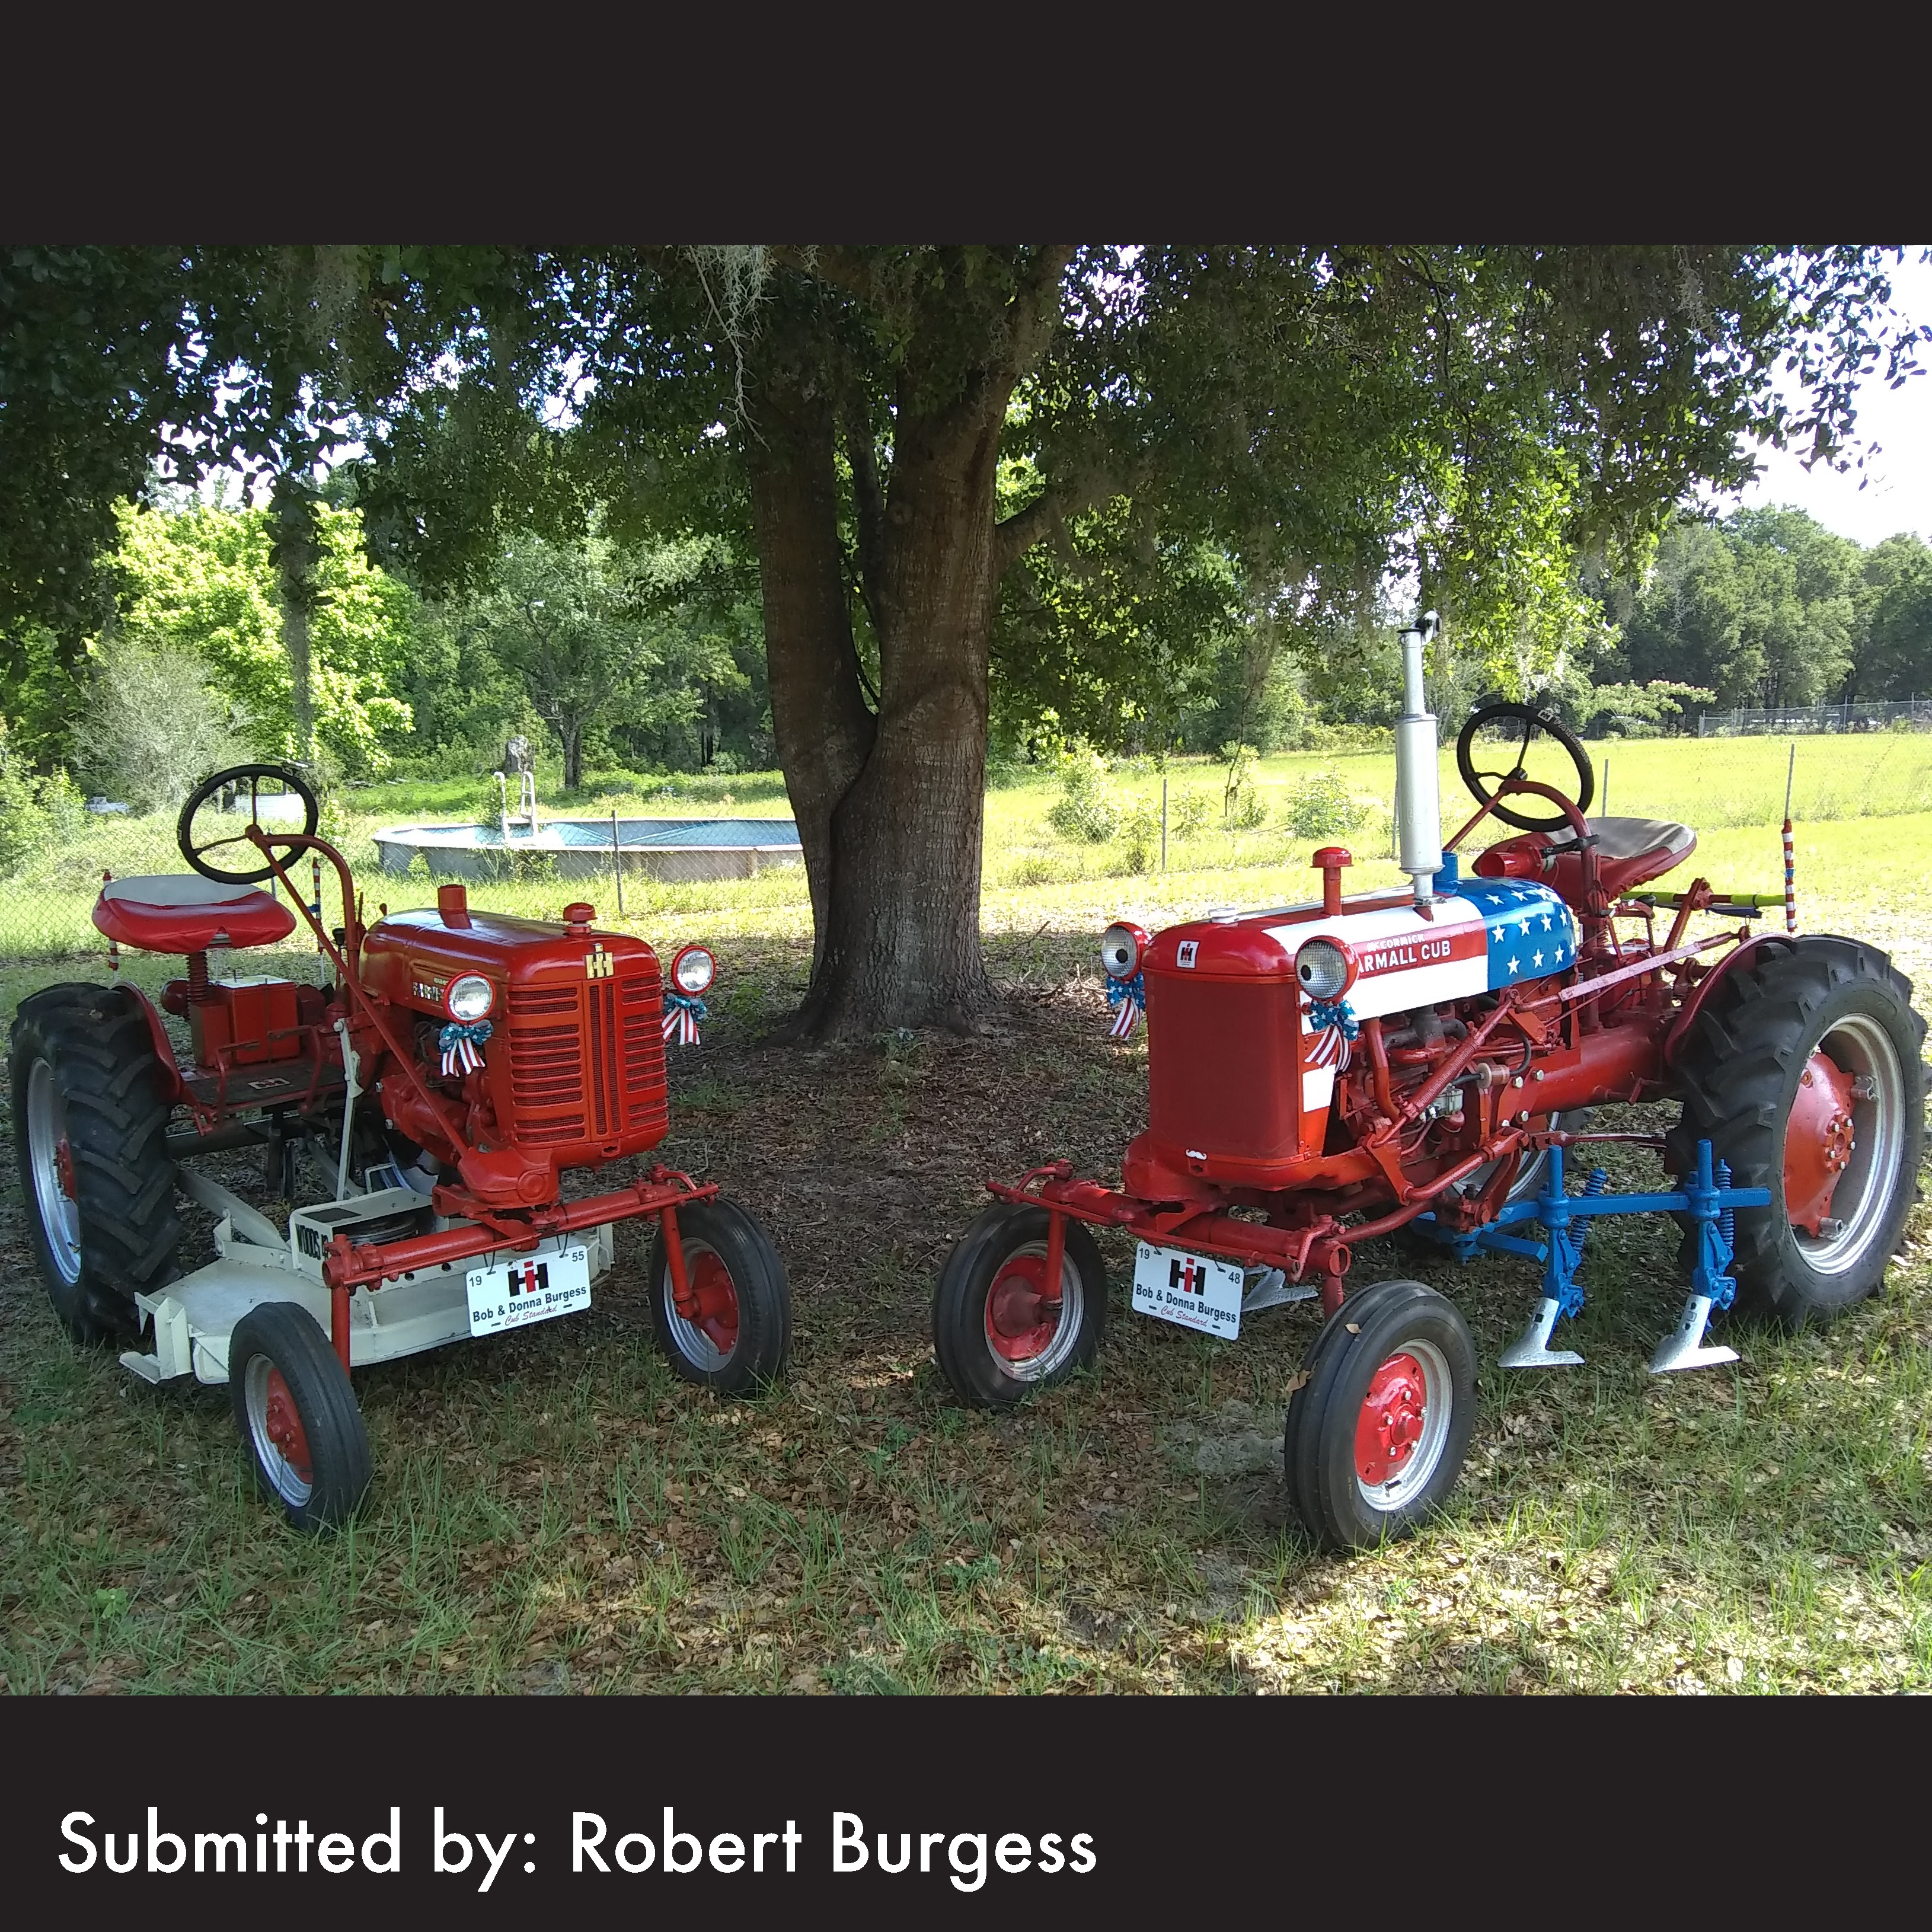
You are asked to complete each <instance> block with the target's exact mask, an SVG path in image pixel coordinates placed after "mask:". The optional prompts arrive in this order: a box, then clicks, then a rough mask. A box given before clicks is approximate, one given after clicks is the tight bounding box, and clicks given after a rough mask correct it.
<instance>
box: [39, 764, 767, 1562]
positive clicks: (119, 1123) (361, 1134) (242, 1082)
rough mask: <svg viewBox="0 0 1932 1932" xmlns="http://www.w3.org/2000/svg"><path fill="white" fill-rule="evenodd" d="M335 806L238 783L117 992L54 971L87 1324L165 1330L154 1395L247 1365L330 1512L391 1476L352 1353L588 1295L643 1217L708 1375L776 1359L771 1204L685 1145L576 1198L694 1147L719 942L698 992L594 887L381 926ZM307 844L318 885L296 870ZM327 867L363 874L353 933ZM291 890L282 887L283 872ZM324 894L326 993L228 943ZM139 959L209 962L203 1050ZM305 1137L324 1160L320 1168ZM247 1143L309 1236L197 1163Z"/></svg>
mask: <svg viewBox="0 0 1932 1932" xmlns="http://www.w3.org/2000/svg"><path fill="white" fill-rule="evenodd" d="M238 814H239V820H240V822H239V823H238ZM292 816H293V817H294V818H295V819H298V820H299V823H300V829H299V830H296V829H292V826H291V822H290V821H291V817H292ZM316 823H317V809H316V801H315V799H314V796H313V794H312V793H311V792H310V791H309V790H308V788H307V787H305V785H304V784H303V783H302V781H301V780H300V778H298V777H297V776H296V775H295V774H294V773H293V772H289V771H287V770H285V769H283V768H281V767H280V766H239V767H237V768H236V769H233V770H232V771H227V772H220V773H217V775H215V776H214V778H210V779H208V781H206V783H205V784H202V786H201V787H199V790H196V793H194V795H193V797H191V798H190V799H189V800H188V802H187V805H186V806H185V807H184V808H183V810H182V812H181V826H180V844H181V852H182V854H183V856H184V857H185V858H186V859H187V862H188V863H189V864H190V865H192V866H193V868H194V870H193V871H192V872H188V873H177V874H166V875H164V876H160V877H145V878H127V879H114V878H112V877H110V879H109V880H107V883H105V884H104V886H103V887H102V889H101V897H100V899H99V901H98V903H97V904H96V906H95V913H94V919H95V925H96V926H98V927H99V928H100V929H101V932H104V934H106V935H107V937H108V939H109V941H110V960H111V961H112V962H113V967H114V976H115V983H113V984H112V985H110V986H95V985H68V986H51V987H49V988H48V989H46V990H45V991H44V992H39V993H37V994H35V995H34V996H33V997H32V998H30V999H28V1000H27V1001H24V1002H23V1004H22V1005H21V1007H20V1011H19V1013H18V1015H17V1018H16V1019H15V1021H14V1023H13V1065H12V1070H13V1109H14V1129H15V1136H16V1145H17V1152H18V1156H19V1160H20V1172H21V1175H22V1178H23V1184H24V1189H25V1193H26V1201H27V1206H28V1223H29V1226H30V1228H31V1235H32V1240H33V1244H34V1250H35V1253H36V1256H37V1259H38V1261H39V1263H40V1269H41V1272H42V1274H43V1276H44V1277H45V1278H46V1284H47V1289H48V1292H49V1295H50V1296H51V1297H52V1301H53V1305H54V1307H55V1310H56V1311H57V1312H58V1315H59V1316H60V1319H61V1320H62V1322H63V1323H64V1324H65V1326H66V1328H67V1329H68V1333H69V1334H71V1335H72V1336H73V1337H74V1338H75V1339H76V1340H80V1341H89V1342H91V1341H98V1340H110V1339H112V1340H126V1341H127V1342H129V1343H139V1342H140V1341H141V1340H142V1339H143V1338H145V1346H131V1347H130V1348H129V1349H127V1352H126V1353H125V1354H124V1355H122V1357H121V1360H122V1361H123V1362H124V1363H125V1364H126V1365H127V1367H129V1368H130V1369H131V1370H133V1372H134V1373H136V1374H137V1375H139V1376H142V1377H143V1378H145V1379H146V1380H148V1381H149V1382H162V1381H165V1380H167V1379H169V1378H172V1377H175V1376H187V1375H190V1374H192V1375H193V1376H196V1378H198V1379H199V1380H200V1381H202V1382H226V1383H227V1384H228V1385H229V1389H230V1391H231V1393H232V1395H233V1403H234V1408H235V1415H236V1422H237V1424H238V1425H239V1428H240V1430H241V1433H242V1439H243V1440H244V1441H245V1442H246V1443H247V1444H248V1448H249V1451H250V1454H251V1457H252V1458H253V1460H254V1468H255V1472H256V1475H257V1478H258V1479H259V1481H260V1483H261V1484H262V1486H263V1489H264V1490H266V1492H267V1493H269V1495H270V1496H273V1497H274V1498H275V1499H277V1500H278V1501H279V1502H281V1505H282V1506H283V1508H284V1510H285V1511H286V1512H287V1515H288V1517H290V1520H291V1521H293V1522H294V1523H296V1524H298V1525H300V1526H307V1527H315V1528H320V1527H322V1526H326V1525H328V1524H332V1523H339V1522H340V1521H341V1520H343V1518H344V1517H346V1516H347V1515H348V1514H349V1513H350V1511H352V1510H353V1509H354V1508H355V1507H356V1503H357V1502H358V1501H359V1499H361V1497H362V1494H363V1493H364V1491H365V1490H366V1488H367V1487H368V1482H369V1480H370V1473H371V1472H370V1457H369V1445H368V1436H367V1434H366V1433H365V1430H364V1427H363V1424H362V1416H361V1414H360V1412H359V1409H357V1406H356V1398H355V1395H354V1394H353V1391H352V1389H351V1388H350V1370H351V1369H352V1368H362V1367H365V1366H367V1365H370V1364H375V1363H378V1362H384V1361H390V1360H392V1358H395V1357H398V1356H401V1355H413V1354H415V1353H416V1352H419V1350H422V1349H431V1348H435V1347H437V1346H440V1345H441V1344H442V1343H446V1342H451V1341H455V1340H460V1339H462V1338H464V1337H470V1336H487V1335H494V1334H500V1333H502V1332H503V1331H505V1330H508V1329H512V1328H521V1327H523V1326H525V1325H527V1324H529V1323H531V1322H538V1321H541V1320H544V1319H547V1318H548V1317H550V1316H557V1315H562V1314H566V1313H570V1312H571V1311H573V1310H578V1309H582V1308H585V1307H588V1306H589V1301H590V1289H591V1284H592V1282H593V1281H595V1280H596V1279H597V1278H598V1277H599V1276H600V1275H602V1274H604V1273H605V1272H606V1271H608V1270H609V1269H610V1267H611V1266H612V1265H613V1262H614V1260H615V1259H616V1229H617V1228H618V1226H619V1224H621V1223H624V1222H626V1221H633V1220H640V1219H644V1220H654V1221H655V1223H656V1224H657V1226H656V1230H655V1238H654V1240H653V1241H652V1247H651V1253H650V1260H649V1277H648V1280H649V1295H650V1307H651V1313H652V1318H653V1321H654V1323H655V1330H656V1334H657V1337H658V1341H659V1343H661V1346H662V1347H663V1349H664V1352H665V1354H666V1355H667V1356H668V1358H670V1362H671V1364H672V1366H673V1367H674V1368H675V1369H676V1370H677V1372H678V1373H679V1374H680V1375H682V1376H685V1377H686V1378H688V1379H690V1380H691V1381H694V1382H700V1383H703V1384H705V1385H708V1386H709V1387H711V1388H715V1389H718V1390H720V1391H725V1392H727V1393H736V1392H739V1391H748V1390H751V1389H753V1388H756V1387H757V1386H759V1385H761V1384H763V1382H766V1381H768V1380H769V1379H770V1378H772V1377H773V1376H775V1375H777V1374H778V1372H779V1370H781V1368H782V1367H783V1366H784V1360H785V1355H786V1351H787V1347H788V1346H789V1342H790V1325H791V1324H790V1298H789V1292H788V1290H787V1286H786V1282H785V1276H784V1267H783V1265H781V1262H779V1260H778V1256H777V1255H776V1253H775V1252H774V1251H773V1250H772V1246H771V1244H770V1243H769V1241H767V1240H766V1237H765V1235H764V1233H763V1231H762V1229H760V1227H759V1226H758V1224H757V1222H755V1221H754V1220H753V1219H752V1218H751V1216H750V1215H749V1214H746V1213H745V1211H744V1210H743V1209H742V1208H737V1207H735V1206H733V1205H731V1204H730V1202H726V1201H724V1200H721V1199H719V1198H718V1190H717V1188H716V1187H715V1185H713V1184H699V1183H697V1182H695V1181H692V1180H691V1178H690V1177H689V1176H688V1175H684V1174H680V1173H677V1172H674V1171H673V1170H671V1169H667V1168H665V1167H663V1166H653V1167H652V1168H651V1169H649V1171H648V1172H646V1173H645V1174H644V1175H643V1178H641V1179H639V1180H637V1181H635V1182H634V1183H633V1184H631V1185H629V1186H626V1187H620V1188H618V1189H616V1190H613V1191H611V1192H608V1193H599V1194H591V1195H588V1196H581V1197H580V1198H577V1199H565V1198H564V1193H563V1188H562V1177H563V1175H564V1174H565V1172H568V1171H569V1170H571V1169H586V1168H590V1169H595V1168H599V1167H604V1166H608V1165H610V1163H613V1162H617V1161H624V1160H631V1159H634V1157H637V1156H640V1155H643V1154H649V1152H650V1151H652V1149H653V1148H655V1147H657V1146H658V1144H659V1143H660V1142H661V1141H662V1140H663V1139H664V1135H665V1133H666V1131H667V1127H668V1125H669V1121H670V1112H669V1104H668V1096H667V1089H666V1084H665V1061H664V1049H665V1045H666V1042H667V1040H668V1039H669V1038H670V1036H671V1035H672V1034H673V1033H676V1034H679V1035H680V1036H681V1037H683V1038H685V1039H686V1040H695V1039H696V1037H697V1027H696V1022H697V1019H698V1017H699V1016H700V1015H701V1014H702V1013H703V1004H702V1001H701V999H700V995H701V994H702V993H703V992H704V990H705V989H706V987H707V986H709V984H710V983H711V980H712V973H713V970H714V969H713V966H712V959H711V956H710V955H709V953H706V951H705V950H704V949H703V947H685V948H684V949H683V950H682V951H681V952H680V953H679V954H678V955H677V956H676V959H673V962H671V969H670V980H671V984H670V986H669V987H667V986H665V985H664V980H663V978H662V977H661V974H660V972H659V969H658V959H657V956H656V954H655V953H653V952H652V950H651V948H650V947H649V946H647V945H646V944H644V943H643V941H641V940H640V939H636V938H632V937H631V936H630V935H628V934H623V933H615V932H598V930H597V929H595V926H594V924H593V920H594V919H595V913H594V911H593V910H592V907H589V906H588V905H572V906H568V907H565V912H564V917H563V919H562V921H561V922H550V921H544V920H536V919H513V918H510V917H507V916H504V915H502V914H500V913H486V912H481V911H475V912H472V910H470V909H469V906H468V904H467V903H466V897H465V894H464V890H463V887H462V886H459V885H451V886H443V887H442V888H441V889H440V891H439V892H438V895H437V907H436V909H435V910H433V911H430V910H424V911H418V912H404V913H397V914H395V915H394V916H385V917H383V919H380V920H379V921H378V922H377V924H375V925H374V926H371V927H369V928H368V929H365V927H364V926H363V925H362V919H361V917H360V907H359V901H358V900H357V898H356V892H355V888H354V886H353V883H352V881H351V879H350V873H349V868H348V866H347V864H346V863H345V862H344V859H343V858H342V856H341V853H339V852H338V851H337V850H336V849H335V847H333V846H332V845H331V844H329V843H328V842H327V841H326V840H323V839H321V838H317V836H316V835H315V830H316ZM304 852H307V853H311V854H312V855H314V856H313V857H312V859H311V883H312V886H313V896H312V898H311V900H310V901H308V903H306V904H305V903H303V902H302V900H301V899H300V898H299V895H298V890H297V886H296V881H295V879H294V877H293V874H292V872H291V870H290V866H291V863H292V862H293V860H294V859H296V857H297V856H298V855H299V854H300V853H304ZM324 862H326V863H327V864H328V865H329V866H331V867H332V868H333V870H334V872H335V877H336V880H337V883H338V886H339V888H340V890H341V903H342V922H341V925H340V926H336V927H335V928H333V929H327V928H326V927H325V926H324V925H323V917H322V869H323V863H324ZM268 880H273V881H274V882H275V886H276V888H277V889H276V890H275V891H274V892H263V891H261V890H260V889H259V886H260V884H261V883H263V882H264V881H268ZM284 895H286V896H284ZM292 906H299V907H300V909H301V911H302V916H304V918H305V919H307V921H308V923H309V925H310V926H311V928H312V929H314V934H315V937H316V941H317V949H318V952H319V954H320V957H321V959H322V961H323V980H322V983H321V984H320V985H319V986H306V985H302V984H299V983H297V982H296V981H295V980H290V979H284V978H278V977H260V976H256V977H240V976H236V975H233V974H223V972H221V971H220V970H218V968H217V967H215V966H212V965H211V959H216V960H218V959H220V958H222V957H223V956H225V955H226V954H227V953H232V952H233V951H234V950H239V949H240V948H242V947H253V946H267V945H272V944H276V943H278V942H279V941H282V940H284V939H286V938H287V937H288V936H289V935H290V933H291V932H293V930H294V929H295V924H296V914H295V912H294V911H293V910H291V909H290V908H291V907H292ZM122 947H127V948H131V949H138V950H144V951H148V952H176V953H183V954H184V955H186V956H187V977H185V978H184V979H179V980H173V981H172V982H170V983H169V985H168V986H167V987H166V989H165V991H164V992H163V995H162V1001H161V1004H162V1005H163V1007H165V1008H166V1010H167V1011H169V1012H170V1013H174V1014H175V1015H177V1016H180V1017H181V1018H184V1019H186V1020H187V1022H188V1025H189V1028H190V1033H191V1037H192V1050H191V1054H190V1058H189V1059H188V1060H187V1061H186V1062H185V1063H184V1062H183V1061H181V1060H180V1059H179V1058H178V1057H177V1055H176V1054H175V1051H174V1049H173V1047H172V1044H171V1043H170V1041H169V1036H168V1032H167V1029H166V1026H165V1025H164V1024H163V1021H162V1019H161V1017H160V1013H157V1011H156V1010H155V1009H154V1006H153V1005H152V1004H151V1003H150V1002H149V1001H148V998H147V997H146V996H145V995H144V994H143V993H142V992H139V990H137V989H135V988H133V987H131V986H126V985H124V984H121V983H119V982H118V962H119V953H120V949H121V948H122ZM305 1147H306V1148H307V1149H308V1151H309V1152H310V1153H311V1155H312V1156H314V1157H315V1158H314V1159H313V1160H310V1161H308V1162H302V1161H299V1160H298V1159H297V1156H298V1154H300V1153H301V1152H302V1151H303V1150H304V1149H305ZM245 1149H253V1150H256V1151H258V1152H259V1153H260V1154H261V1155H262V1156H263V1158H264V1160H265V1161H266V1169H267V1176H268V1181H269V1186H270V1187H271V1189H272V1191H273V1192H275V1193H278V1194H280V1195H281V1196H283V1197H284V1199H287V1200H288V1201H289V1202H290V1208H291V1211H290V1215H289V1225H288V1229H287V1233H286V1234H284V1232H282V1230H281V1229H279V1228H278V1227H277V1226H275V1223H273V1222H272V1220H269V1218H268V1217H267V1216H266V1215H265V1214H262V1213H260V1211H257V1209H255V1208H251V1206H249V1205H248V1203H247V1202H245V1201H243V1200H242V1199H240V1197H239V1196H236V1194H234V1193H232V1192H231V1191H230V1190H229V1189H228V1188H226V1187H223V1186H222V1185H221V1184H220V1183H219V1182H218V1181H216V1180H214V1178H212V1177H211V1175H208V1174H207V1173H205V1172H203V1171H202V1170H201V1169H199V1168H198V1167H196V1166H194V1165H193V1164H192V1163H193V1162H194V1161H195V1160H196V1159H197V1158H198V1157H207V1156H211V1155H217V1154H233V1153H235V1152H236V1151H241V1150H245ZM318 1166H319V1167H320V1168H321V1169H323V1171H326V1172H327V1173H328V1174H329V1175H330V1176H331V1177H332V1181H333V1183H334V1184H333V1187H332V1189H330V1190H329V1193H328V1195H327V1197H326V1198H325V1199H320V1200H312V1201H308V1202H301V1203H299V1204H298V1203H297V1202H296V1199H295V1196H296V1184H297V1183H296V1177H297V1176H298V1175H299V1173H300V1172H302V1171H304V1169H305V1168H308V1169H314V1168H316V1167H318ZM178 1193H184V1194H186V1195H187V1196H190V1197H191V1198H192V1199H195V1200H196V1201H198V1202H200V1203H201V1204H202V1205H204V1206H205V1207H206V1208H208V1210H209V1211H211V1213H213V1214H214V1215H215V1216H216V1217H217V1221H216V1226H215V1229H214V1247H215V1259H214V1260H213V1261H211V1262H208V1263H207V1264H206V1265H204V1266H202V1267H199V1268H196V1269H194V1270H193V1271H192V1272H190V1273H189V1274H181V1273H180V1272H179V1271H178V1268H176V1266H175V1254H176V1250H177V1247H178V1243H179V1241H180V1238H181V1223H180V1221H179V1220H178V1218H177V1216H176V1213H175V1202H176V1198H177V1194H178Z"/></svg>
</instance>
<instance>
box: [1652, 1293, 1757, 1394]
mask: <svg viewBox="0 0 1932 1932" xmlns="http://www.w3.org/2000/svg"><path fill="white" fill-rule="evenodd" d="M1711 1305H1712V1304H1711V1298H1710V1297H1709V1295H1699V1294H1697V1292H1694V1291H1693V1292H1692V1293H1691V1294H1690V1295H1687V1296H1685V1301H1684V1319H1682V1321H1681V1322H1679V1323H1678V1325H1677V1326H1676V1328H1674V1329H1673V1330H1672V1331H1671V1332H1670V1334H1668V1335H1667V1336H1665V1337H1664V1340H1662V1341H1661V1342H1660V1343H1658V1345H1657V1353H1656V1354H1655V1355H1653V1356H1652V1357H1651V1358H1650V1372H1651V1373H1652V1375H1654V1376H1667V1375H1668V1374H1670V1372H1671V1371H1672V1370H1673V1369H1708V1368H1714V1367H1716V1366H1717V1364H1718V1363H1720V1362H1735V1361H1736V1360H1737V1359H1738V1352H1737V1351H1736V1349H1727V1348H1726V1347H1724V1345H1723V1344H1722V1343H1706V1341H1705V1340H1704V1331H1705V1330H1706V1328H1709V1326H1710V1322H1711Z"/></svg>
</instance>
